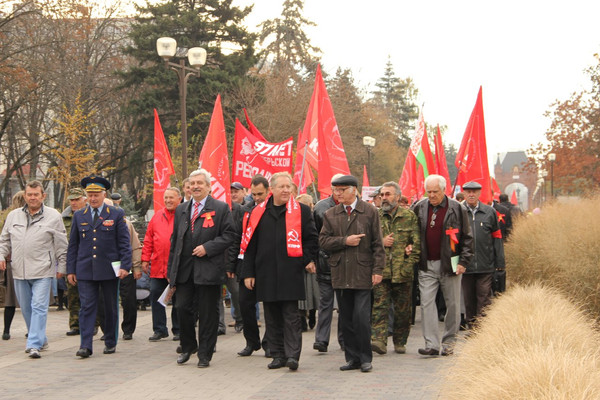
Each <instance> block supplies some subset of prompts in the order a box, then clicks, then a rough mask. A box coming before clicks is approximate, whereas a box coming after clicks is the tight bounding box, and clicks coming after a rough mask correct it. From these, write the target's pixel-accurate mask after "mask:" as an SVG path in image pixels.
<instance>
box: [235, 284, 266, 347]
mask: <svg viewBox="0 0 600 400" xmlns="http://www.w3.org/2000/svg"><path fill="white" fill-rule="evenodd" d="M239 288H240V290H239V303H240V304H239V308H240V313H241V315H242V323H243V324H244V330H243V331H242V332H243V333H244V338H245V339H246V345H247V346H250V347H252V348H253V349H259V348H260V345H261V344H260V332H259V330H258V322H257V321H256V290H249V289H248V288H247V287H246V285H244V281H243V280H241V281H240V284H239ZM265 336H266V335H265Z"/></svg>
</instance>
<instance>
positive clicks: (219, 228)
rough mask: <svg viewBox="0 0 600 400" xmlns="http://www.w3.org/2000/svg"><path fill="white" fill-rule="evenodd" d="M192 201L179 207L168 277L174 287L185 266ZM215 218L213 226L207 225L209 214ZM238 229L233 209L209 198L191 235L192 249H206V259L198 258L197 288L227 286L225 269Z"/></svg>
mask: <svg viewBox="0 0 600 400" xmlns="http://www.w3.org/2000/svg"><path fill="white" fill-rule="evenodd" d="M191 208H192V201H186V202H185V203H182V204H180V205H178V206H177V209H176V210H175V221H174V222H173V234H172V235H171V249H170V252H169V263H168V267H167V268H168V271H167V276H168V277H169V281H170V285H171V286H175V285H176V282H177V271H178V270H179V266H180V265H181V258H182V254H181V253H182V250H183V241H184V236H185V234H186V232H187V230H188V229H190V223H191V211H192V210H191ZM212 212H214V215H211V219H212V226H206V227H204V226H203V225H211V224H208V223H206V224H205V222H206V218H207V213H212ZM235 235H236V232H235V228H234V227H233V219H232V217H231V210H230V209H229V205H228V204H227V203H224V202H222V201H219V200H216V199H214V198H212V197H211V196H208V197H207V198H206V203H205V204H204V208H203V209H202V210H201V211H200V213H199V214H198V218H197V219H196V222H195V224H194V233H193V234H192V233H191V232H190V234H189V236H191V238H192V240H193V243H192V248H196V247H197V246H200V245H203V246H204V249H205V250H206V255H205V256H204V257H194V265H193V271H192V274H193V277H194V283H195V284H196V285H221V284H223V283H225V265H226V262H227V257H228V252H227V249H228V248H229V247H230V246H231V245H232V244H233V242H234V241H235Z"/></svg>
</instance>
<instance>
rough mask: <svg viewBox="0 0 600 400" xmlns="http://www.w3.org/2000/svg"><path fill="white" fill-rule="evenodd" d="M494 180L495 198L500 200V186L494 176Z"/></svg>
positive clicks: (492, 179) (493, 190)
mask: <svg viewBox="0 0 600 400" xmlns="http://www.w3.org/2000/svg"><path fill="white" fill-rule="evenodd" d="M490 179H491V181H492V192H493V193H494V200H496V201H500V188H499V187H498V182H496V179H495V178H493V177H490Z"/></svg>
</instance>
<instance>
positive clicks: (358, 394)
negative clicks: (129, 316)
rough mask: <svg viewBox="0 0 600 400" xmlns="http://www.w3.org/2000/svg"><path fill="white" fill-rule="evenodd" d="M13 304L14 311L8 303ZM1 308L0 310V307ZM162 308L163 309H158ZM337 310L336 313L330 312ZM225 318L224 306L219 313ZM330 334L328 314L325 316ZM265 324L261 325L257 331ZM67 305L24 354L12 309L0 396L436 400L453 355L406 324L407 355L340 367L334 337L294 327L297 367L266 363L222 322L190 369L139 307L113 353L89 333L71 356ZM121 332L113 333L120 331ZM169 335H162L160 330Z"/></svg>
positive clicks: (1, 350)
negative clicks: (434, 352) (424, 352)
mask: <svg viewBox="0 0 600 400" xmlns="http://www.w3.org/2000/svg"><path fill="white" fill-rule="evenodd" d="M17 311H18V310H17ZM0 313H2V312H0ZM167 314H169V313H167ZM336 317H337V316H336ZM230 320H231V315H230V314H229V313H227V316H226V322H229V321H230ZM332 325H333V326H332V336H331V337H332V338H335V337H336V332H335V327H336V326H337V324H336V321H335V319H334V322H333V324H332ZM263 329H264V327H263V328H261V334H262V333H263V332H264V331H263ZM67 330H68V313H66V312H56V311H54V310H53V309H51V311H49V317H48V329H47V336H48V339H49V343H50V349H49V350H48V351H44V352H42V353H41V354H42V358H41V359H39V360H32V359H29V358H28V357H27V354H25V352H24V350H25V338H24V334H25V324H24V322H23V319H22V316H21V314H20V313H19V312H17V314H16V315H15V320H14V322H13V327H12V329H11V335H12V339H11V340H8V341H0V376H2V379H1V382H2V384H1V385H0V399H2V400H6V399H28V398H33V397H36V398H43V399H44V400H46V399H64V398H66V397H72V396H74V395H75V396H76V397H77V398H78V399H107V398H110V399H144V400H149V399H173V398H177V399H199V398H200V399H204V398H210V399H236V400H239V399H316V398H318V399H437V398H442V396H441V395H440V393H439V390H440V383H441V380H442V375H443V373H444V369H445V368H446V367H447V366H448V365H449V363H451V360H452V357H437V358H428V357H421V356H419V355H418V354H417V349H418V348H419V347H422V346H423V338H422V334H421V325H420V322H419V321H417V324H416V325H415V326H413V329H412V331H411V335H410V337H409V340H408V343H407V354H396V353H394V352H393V345H392V344H391V339H390V340H389V342H390V343H389V345H388V354H386V355H383V356H381V355H377V354H375V355H374V357H373V371H372V372H371V373H366V374H365V373H361V372H360V371H346V372H342V371H340V370H339V367H340V366H341V365H342V364H344V353H343V352H342V351H341V350H340V349H339V348H338V346H337V344H332V346H330V349H329V352H327V353H318V352H317V351H316V350H313V349H312V344H313V342H314V330H311V331H308V332H305V333H304V334H303V337H302V340H303V349H302V355H301V358H300V368H299V369H298V371H296V372H291V371H289V370H288V369H287V368H282V369H279V370H268V369H267V364H268V363H269V362H270V359H267V358H265V357H264V353H263V351H262V350H260V351H258V352H256V353H254V354H253V355H252V356H250V357H238V356H237V352H238V351H240V350H241V349H242V348H243V347H244V346H245V341H244V337H243V335H242V334H240V333H235V332H234V331H233V330H232V329H229V330H228V332H227V334H226V335H224V336H219V338H218V342H217V352H216V353H215V354H214V357H213V359H212V361H211V364H210V367H209V368H205V369H200V368H197V366H196V364H197V362H198V359H197V357H192V358H190V361H188V362H187V363H186V364H185V365H177V363H176V359H177V354H176V353H175V349H176V347H177V345H178V343H177V342H173V341H172V340H162V341H159V342H149V341H148V337H149V336H150V335H152V321H151V313H150V311H145V312H144V311H139V312H138V324H137V329H136V332H135V333H134V338H133V340H131V341H123V340H119V342H118V345H117V352H116V353H115V354H111V355H105V354H102V349H103V347H104V343H103V342H101V341H100V340H98V339H99V337H100V335H97V336H96V340H95V341H94V354H93V355H92V356H91V357H90V358H89V359H85V360H82V359H79V358H78V357H76V356H75V352H76V351H77V349H78V348H79V336H71V337H68V336H66V335H65V332H66V331H67ZM121 335H122V333H121ZM169 339H170V338H169Z"/></svg>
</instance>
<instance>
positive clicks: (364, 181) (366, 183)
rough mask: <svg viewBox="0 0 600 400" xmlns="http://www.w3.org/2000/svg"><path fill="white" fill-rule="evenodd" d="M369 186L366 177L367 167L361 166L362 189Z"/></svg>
mask: <svg viewBox="0 0 600 400" xmlns="http://www.w3.org/2000/svg"><path fill="white" fill-rule="evenodd" d="M365 186H371V185H369V175H367V166H366V165H364V164H363V184H362V187H365Z"/></svg>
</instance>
